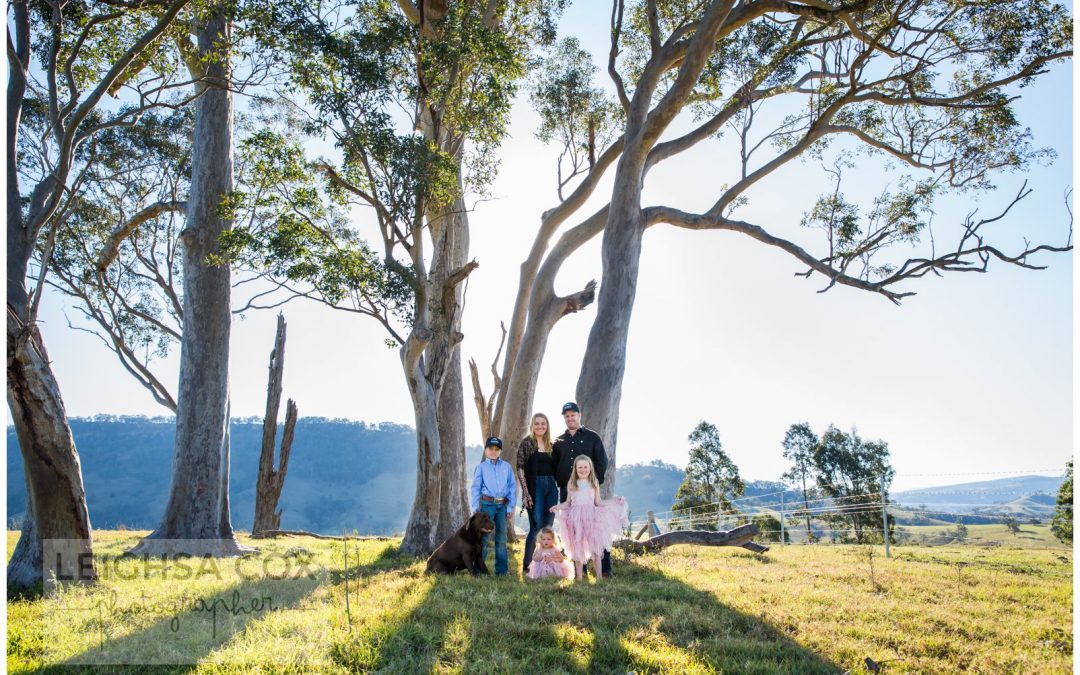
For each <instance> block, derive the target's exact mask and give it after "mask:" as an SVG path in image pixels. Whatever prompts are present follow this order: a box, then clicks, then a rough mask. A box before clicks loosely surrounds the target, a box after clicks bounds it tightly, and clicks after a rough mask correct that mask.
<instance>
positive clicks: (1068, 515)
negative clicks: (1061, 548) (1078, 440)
mask: <svg viewBox="0 0 1080 675" xmlns="http://www.w3.org/2000/svg"><path fill="white" fill-rule="evenodd" d="M1050 531H1051V532H1053V533H1054V536H1055V537H1057V538H1058V541H1062V542H1065V543H1066V544H1071V543H1072V538H1073V461H1072V460H1071V459H1070V460H1069V462H1068V463H1067V464H1066V465H1065V482H1064V483H1062V484H1061V487H1060V488H1059V489H1058V495H1057V508H1056V510H1055V511H1054V519H1053V520H1052V521H1050Z"/></svg>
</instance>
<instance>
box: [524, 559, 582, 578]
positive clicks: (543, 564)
mask: <svg viewBox="0 0 1080 675" xmlns="http://www.w3.org/2000/svg"><path fill="white" fill-rule="evenodd" d="M525 576H527V577H528V578H530V579H542V578H544V577H559V578H560V579H572V578H573V576H574V566H573V565H571V564H570V562H569V561H568V560H563V561H562V562H555V561H554V560H533V561H532V562H531V563H529V571H528V572H527V573H526V574H525Z"/></svg>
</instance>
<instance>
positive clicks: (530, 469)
mask: <svg viewBox="0 0 1080 675" xmlns="http://www.w3.org/2000/svg"><path fill="white" fill-rule="evenodd" d="M517 468H518V469H519V470H520V471H521V472H522V473H524V474H525V489H527V490H528V491H529V496H530V497H531V496H533V495H535V494H536V477H537V476H554V475H555V459H554V457H552V456H551V453H550V452H541V451H540V450H539V449H538V448H537V445H536V439H535V438H533V436H532V435H529V436H526V437H525V438H523V439H521V443H519V444H518V454H517Z"/></svg>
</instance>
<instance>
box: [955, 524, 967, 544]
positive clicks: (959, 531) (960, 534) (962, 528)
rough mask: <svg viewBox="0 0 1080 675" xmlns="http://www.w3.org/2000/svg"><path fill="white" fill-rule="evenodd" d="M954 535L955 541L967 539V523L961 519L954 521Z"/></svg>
mask: <svg viewBox="0 0 1080 675" xmlns="http://www.w3.org/2000/svg"><path fill="white" fill-rule="evenodd" d="M954 535H955V536H956V540H957V541H964V540H965V539H967V536H968V528H967V525H965V524H964V523H963V522H961V521H957V523H956V531H955V532H954Z"/></svg>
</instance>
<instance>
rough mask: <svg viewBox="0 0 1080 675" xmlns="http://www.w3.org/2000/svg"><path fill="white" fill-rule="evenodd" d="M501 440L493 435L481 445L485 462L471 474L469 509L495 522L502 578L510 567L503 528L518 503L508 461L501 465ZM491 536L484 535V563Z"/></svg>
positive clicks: (498, 569)
mask: <svg viewBox="0 0 1080 675" xmlns="http://www.w3.org/2000/svg"><path fill="white" fill-rule="evenodd" d="M501 456H502V440H500V439H499V438H497V437H495V436H492V437H491V438H489V439H487V441H485V442H484V461H482V462H480V465H479V466H477V467H476V470H475V471H473V482H472V490H471V492H470V498H471V499H470V506H471V507H472V511H473V513H476V512H477V511H480V510H483V512H484V513H486V514H488V515H489V516H491V519H492V520H493V521H495V575H496V576H502V575H505V574H506V573H507V570H508V568H509V562H508V559H507V558H508V556H507V553H506V526H507V521H508V519H509V518H510V517H511V516H512V515H513V513H514V504H515V502H516V500H517V481H516V480H514V471H513V469H511V468H510V462H504V461H503V460H502V459H501ZM490 541H491V535H490V534H485V535H484V545H483V549H482V551H481V553H480V556H481V558H483V559H484V560H485V561H486V560H487V552H488V543H490Z"/></svg>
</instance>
